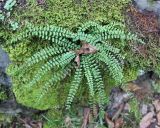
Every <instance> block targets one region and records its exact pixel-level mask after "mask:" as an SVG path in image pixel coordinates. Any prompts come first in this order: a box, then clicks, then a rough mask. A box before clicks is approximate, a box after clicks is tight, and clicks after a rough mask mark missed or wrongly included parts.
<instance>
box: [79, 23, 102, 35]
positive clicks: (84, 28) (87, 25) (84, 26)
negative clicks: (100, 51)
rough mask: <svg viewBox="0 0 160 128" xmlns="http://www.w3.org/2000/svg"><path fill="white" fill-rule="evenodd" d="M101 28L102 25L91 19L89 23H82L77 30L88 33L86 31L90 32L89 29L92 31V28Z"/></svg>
mask: <svg viewBox="0 0 160 128" xmlns="http://www.w3.org/2000/svg"><path fill="white" fill-rule="evenodd" d="M101 28H102V26H101V25H99V24H97V23H95V22H92V21H89V22H87V23H84V24H82V25H81V27H79V29H78V31H77V32H78V33H86V32H87V33H88V31H91V30H92V31H96V30H99V29H101ZM90 34H91V33H90Z"/></svg>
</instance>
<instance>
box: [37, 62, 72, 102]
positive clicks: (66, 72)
mask: <svg viewBox="0 0 160 128" xmlns="http://www.w3.org/2000/svg"><path fill="white" fill-rule="evenodd" d="M71 69H72V67H71V65H69V66H67V67H64V68H62V69H61V70H60V71H58V72H56V73H54V76H53V77H52V78H51V79H49V81H48V82H46V83H45V84H44V86H43V87H42V88H41V89H40V91H39V92H40V93H39V94H38V95H37V103H39V102H40V100H41V99H42V98H43V97H44V96H45V95H46V94H47V93H48V91H49V89H50V88H51V87H53V86H55V84H56V83H57V82H58V81H60V80H63V79H64V78H66V77H67V76H69V75H71Z"/></svg>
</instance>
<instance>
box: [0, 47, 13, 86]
mask: <svg viewBox="0 0 160 128" xmlns="http://www.w3.org/2000/svg"><path fill="white" fill-rule="evenodd" d="M9 64H10V59H9V56H8V54H7V53H6V52H5V51H4V50H2V49H1V48H0V85H4V86H6V87H10V86H11V79H10V77H9V76H8V75H7V74H6V68H7V67H8V65H9Z"/></svg>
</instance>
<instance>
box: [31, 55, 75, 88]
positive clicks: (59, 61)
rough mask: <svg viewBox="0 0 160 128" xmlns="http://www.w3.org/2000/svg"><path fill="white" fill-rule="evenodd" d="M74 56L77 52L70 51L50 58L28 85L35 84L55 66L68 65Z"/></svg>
mask: <svg viewBox="0 0 160 128" xmlns="http://www.w3.org/2000/svg"><path fill="white" fill-rule="evenodd" d="M74 57H75V53H73V52H68V53H64V54H62V55H59V56H57V57H55V58H53V59H51V60H49V61H48V62H47V63H46V64H45V65H44V66H42V67H41V69H39V71H38V72H37V74H36V75H35V77H34V78H33V80H32V81H31V82H30V83H29V85H28V87H31V86H33V85H34V84H35V83H36V82H38V81H39V80H40V79H41V77H42V76H43V75H44V74H46V73H47V72H48V71H50V70H51V69H52V68H54V67H55V66H57V67H60V66H64V65H67V64H68V63H69V62H70V61H71V60H72V59H73V58H74Z"/></svg>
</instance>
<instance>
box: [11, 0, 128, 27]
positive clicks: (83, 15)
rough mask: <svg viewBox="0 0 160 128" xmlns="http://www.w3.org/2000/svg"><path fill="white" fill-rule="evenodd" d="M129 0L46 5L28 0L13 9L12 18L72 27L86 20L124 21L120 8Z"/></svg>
mask: <svg viewBox="0 0 160 128" xmlns="http://www.w3.org/2000/svg"><path fill="white" fill-rule="evenodd" d="M129 1H130V0H108V1H107V2H106V0H101V1H99V0H93V3H89V2H88V0H82V2H81V4H76V2H74V0H73V1H72V0H48V1H46V5H44V6H37V3H36V1H34V0H29V4H28V6H27V7H26V9H24V8H23V9H18V8H16V11H14V14H13V15H12V17H11V18H12V19H15V20H14V21H16V20H17V21H18V22H20V23H22V22H23V23H24V21H25V20H27V21H29V22H32V23H35V24H44V23H47V24H55V25H58V26H63V27H67V28H74V27H77V26H78V25H80V24H81V23H84V22H86V21H88V20H94V21H100V22H104V23H107V22H109V21H111V20H118V21H124V17H123V14H122V11H121V10H122V8H123V7H124V6H125V5H126V4H127V3H128V2H129Z"/></svg>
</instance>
